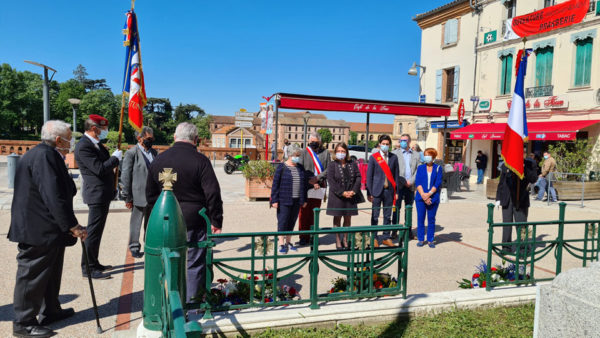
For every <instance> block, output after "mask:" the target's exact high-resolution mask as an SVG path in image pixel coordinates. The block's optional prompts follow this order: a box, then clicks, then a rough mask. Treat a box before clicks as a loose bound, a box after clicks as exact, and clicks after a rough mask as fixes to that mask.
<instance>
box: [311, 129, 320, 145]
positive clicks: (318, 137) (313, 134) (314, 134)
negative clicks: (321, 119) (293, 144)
mask: <svg viewBox="0 0 600 338" xmlns="http://www.w3.org/2000/svg"><path fill="white" fill-rule="evenodd" d="M312 137H314V138H316V139H317V140H319V142H321V134H319V133H318V132H316V131H313V132H311V133H310V137H309V138H312Z"/></svg>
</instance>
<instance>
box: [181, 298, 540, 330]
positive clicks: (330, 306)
mask: <svg viewBox="0 0 600 338" xmlns="http://www.w3.org/2000/svg"><path fill="white" fill-rule="evenodd" d="M536 288H537V287H536V286H528V287H504V288H498V289H495V290H493V291H491V292H487V291H485V289H476V290H456V291H448V292H435V293H426V294H415V295H409V296H408V297H407V298H406V299H402V297H384V298H378V299H364V300H349V301H338V302H329V303H327V304H322V305H321V308H320V309H318V310H311V309H309V307H308V305H294V306H288V307H275V308H264V309H252V310H240V311H230V312H219V313H213V316H214V319H210V320H204V319H200V318H193V317H191V316H190V320H198V321H199V322H200V324H201V325H202V327H203V333H204V334H208V335H219V336H220V335H227V336H230V335H238V334H243V333H250V332H256V331H262V330H264V329H266V328H273V329H277V328H291V327H335V326H337V325H339V324H352V325H356V324H359V323H365V324H374V323H380V322H391V321H394V320H396V319H398V318H401V317H410V316H422V315H428V314H436V313H440V312H443V311H450V310H454V309H471V308H479V307H496V306H510V305H518V304H524V303H531V302H533V301H534V300H535V296H536Z"/></svg>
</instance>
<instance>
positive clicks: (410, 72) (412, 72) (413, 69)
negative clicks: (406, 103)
mask: <svg viewBox="0 0 600 338" xmlns="http://www.w3.org/2000/svg"><path fill="white" fill-rule="evenodd" d="M417 67H419V68H421V69H422V70H421V76H420V77H419V99H418V100H417V101H420V100H421V79H422V78H423V73H425V69H426V68H425V67H424V66H421V65H418V64H417V63H416V62H413V64H412V66H411V67H410V68H409V69H408V75H410V76H417V75H418V74H419V70H418V69H417Z"/></svg>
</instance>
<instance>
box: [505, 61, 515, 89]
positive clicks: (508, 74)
mask: <svg viewBox="0 0 600 338" xmlns="http://www.w3.org/2000/svg"><path fill="white" fill-rule="evenodd" d="M512 64H513V56H512V55H507V56H506V84H505V90H504V91H505V92H504V94H510V85H511V82H512V70H513V66H512Z"/></svg>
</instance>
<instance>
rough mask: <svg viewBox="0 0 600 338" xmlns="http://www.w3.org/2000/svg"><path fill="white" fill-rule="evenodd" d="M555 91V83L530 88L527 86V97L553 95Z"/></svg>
mask: <svg viewBox="0 0 600 338" xmlns="http://www.w3.org/2000/svg"><path fill="white" fill-rule="evenodd" d="M553 92H554V86H553V85H549V86H538V87H529V88H525V98H530V97H542V96H552V93H553Z"/></svg>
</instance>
